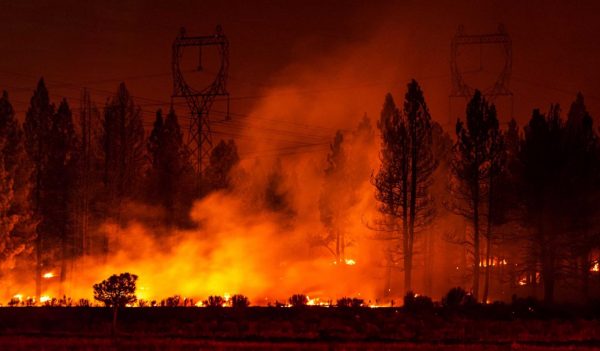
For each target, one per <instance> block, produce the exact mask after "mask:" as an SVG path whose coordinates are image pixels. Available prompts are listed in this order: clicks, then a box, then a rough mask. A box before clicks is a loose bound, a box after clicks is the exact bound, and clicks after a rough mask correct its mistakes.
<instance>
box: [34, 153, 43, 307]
mask: <svg viewBox="0 0 600 351" xmlns="http://www.w3.org/2000/svg"><path fill="white" fill-rule="evenodd" d="M40 149H41V146H40ZM37 167H39V162H38V165H37ZM35 182H36V186H35V214H36V215H37V216H38V218H39V214H40V202H41V199H42V196H41V189H40V187H41V184H42V181H41V175H40V171H39V168H38V170H37V171H36V176H35ZM39 226H40V223H39V222H38V224H37V225H36V228H35V233H36V238H35V260H36V264H35V300H36V301H40V297H41V296H42V235H41V234H40V230H39Z"/></svg>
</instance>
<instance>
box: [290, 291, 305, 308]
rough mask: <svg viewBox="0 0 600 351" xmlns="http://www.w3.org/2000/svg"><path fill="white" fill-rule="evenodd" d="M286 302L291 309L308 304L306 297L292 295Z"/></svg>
mask: <svg viewBox="0 0 600 351" xmlns="http://www.w3.org/2000/svg"><path fill="white" fill-rule="evenodd" d="M288 301H289V303H290V305H292V307H302V306H306V304H307V303H308V297H306V295H303V294H294V295H292V296H291V297H290V298H289V299H288Z"/></svg>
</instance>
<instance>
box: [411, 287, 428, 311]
mask: <svg viewBox="0 0 600 351" xmlns="http://www.w3.org/2000/svg"><path fill="white" fill-rule="evenodd" d="M404 309H405V310H407V311H411V312H423V311H431V310H432V309H433V301H432V300H431V298H430V297H429V296H424V295H418V294H415V293H414V292H412V291H409V292H407V293H406V295H405V296H404Z"/></svg>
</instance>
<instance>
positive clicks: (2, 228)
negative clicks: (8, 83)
mask: <svg viewBox="0 0 600 351" xmlns="http://www.w3.org/2000/svg"><path fill="white" fill-rule="evenodd" d="M30 175H31V167H30V164H29V160H28V157H27V154H26V152H25V146H24V136H23V130H22V129H21V125H20V124H19V122H18V121H17V119H16V118H15V114H14V110H13V107H12V105H11V104H10V102H9V100H8V94H7V93H6V92H3V94H2V97H1V98H0V276H2V275H3V274H4V273H5V272H6V271H7V270H9V269H11V268H13V267H14V266H15V264H16V263H17V262H16V261H17V257H18V256H19V255H21V254H22V253H24V252H26V250H27V248H28V247H30V244H31V243H32V242H33V240H34V238H35V234H34V228H33V227H34V222H33V220H32V218H31V206H30V198H29V194H30V190H31V186H30V179H29V177H30Z"/></svg>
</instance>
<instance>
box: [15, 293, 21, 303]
mask: <svg viewBox="0 0 600 351" xmlns="http://www.w3.org/2000/svg"><path fill="white" fill-rule="evenodd" d="M13 298H14V299H17V300H19V302H21V301H23V294H16V295H15V296H13Z"/></svg>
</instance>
